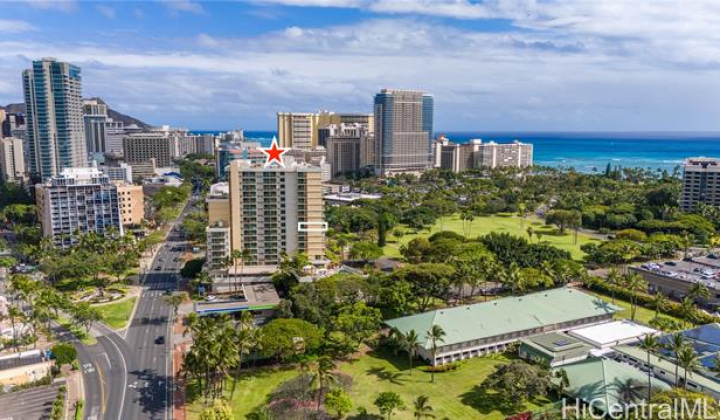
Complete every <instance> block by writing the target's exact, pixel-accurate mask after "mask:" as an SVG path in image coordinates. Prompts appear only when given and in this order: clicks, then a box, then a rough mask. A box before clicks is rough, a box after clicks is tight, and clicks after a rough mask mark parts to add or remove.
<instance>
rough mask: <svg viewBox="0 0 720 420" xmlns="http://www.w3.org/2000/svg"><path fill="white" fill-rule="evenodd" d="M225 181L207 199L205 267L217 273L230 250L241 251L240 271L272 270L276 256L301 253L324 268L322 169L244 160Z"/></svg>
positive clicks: (232, 167)
mask: <svg viewBox="0 0 720 420" xmlns="http://www.w3.org/2000/svg"><path fill="white" fill-rule="evenodd" d="M229 170H230V171H229V174H228V182H227V183H220V184H215V185H213V187H212V188H211V191H210V194H209V195H208V198H207V204H208V218H209V226H208V228H207V234H208V235H207V245H208V250H207V264H208V268H210V269H211V270H212V269H219V268H222V261H223V260H224V259H225V258H227V256H228V255H230V253H231V252H232V251H234V250H247V251H249V252H250V255H251V258H250V259H248V260H246V261H245V266H254V267H256V268H261V267H266V268H268V269H270V270H272V269H274V268H276V267H277V266H278V264H279V263H280V261H281V260H282V255H283V254H287V255H294V254H297V253H304V254H305V255H307V256H308V258H309V259H310V261H311V262H312V263H313V264H324V263H325V230H326V229H327V224H326V223H325V220H324V215H323V210H324V201H323V195H322V181H321V176H322V169H321V168H320V167H318V166H313V165H308V164H302V163H297V162H295V161H294V159H293V158H291V157H285V167H281V166H279V165H275V164H271V165H269V166H267V167H265V166H263V165H260V164H253V163H251V162H250V161H248V160H235V161H232V162H230V165H229Z"/></svg>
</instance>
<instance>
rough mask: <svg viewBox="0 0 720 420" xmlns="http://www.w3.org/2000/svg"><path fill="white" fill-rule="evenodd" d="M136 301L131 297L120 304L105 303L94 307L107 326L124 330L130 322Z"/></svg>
mask: <svg viewBox="0 0 720 420" xmlns="http://www.w3.org/2000/svg"><path fill="white" fill-rule="evenodd" d="M136 300H137V298H135V297H133V298H130V299H125V300H123V301H120V302H115V303H106V304H102V305H97V306H95V307H96V308H97V309H98V310H99V311H100V313H102V315H103V322H105V324H106V325H107V326H109V327H110V328H114V329H116V330H120V329H123V328H125V327H126V326H127V323H128V322H129V321H130V316H131V315H132V311H133V308H134V307H135V301H136Z"/></svg>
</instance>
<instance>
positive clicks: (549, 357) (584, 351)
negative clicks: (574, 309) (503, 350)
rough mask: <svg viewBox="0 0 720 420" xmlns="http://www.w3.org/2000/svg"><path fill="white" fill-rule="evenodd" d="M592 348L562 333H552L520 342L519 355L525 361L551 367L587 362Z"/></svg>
mask: <svg viewBox="0 0 720 420" xmlns="http://www.w3.org/2000/svg"><path fill="white" fill-rule="evenodd" d="M590 350H592V348H591V347H590V346H588V345H587V344H585V343H583V342H582V341H580V340H578V339H576V338H573V337H570V336H569V335H567V334H565V333H562V332H551V333H548V334H543V335H538V336H534V337H528V338H523V339H521V340H520V347H519V348H518V355H519V356H520V357H522V358H523V359H526V360H530V361H532V362H536V363H542V364H546V365H547V366H550V367H553V368H554V367H558V366H564V365H567V364H570V363H575V362H579V361H581V360H585V359H587V358H588V356H589V355H590Z"/></svg>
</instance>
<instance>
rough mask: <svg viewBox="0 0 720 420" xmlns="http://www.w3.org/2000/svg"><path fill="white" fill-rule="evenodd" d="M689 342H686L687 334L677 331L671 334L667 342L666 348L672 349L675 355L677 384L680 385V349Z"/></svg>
mask: <svg viewBox="0 0 720 420" xmlns="http://www.w3.org/2000/svg"><path fill="white" fill-rule="evenodd" d="M686 345H687V343H686V342H685V336H684V335H682V334H680V333H675V334H673V335H671V336H670V341H668V342H667V343H666V344H665V348H666V349H667V350H670V351H671V352H673V355H674V356H675V386H676V387H678V386H680V375H679V374H678V368H679V364H678V362H677V358H678V354H679V353H680V350H681V349H682V348H683V347H685V346H686Z"/></svg>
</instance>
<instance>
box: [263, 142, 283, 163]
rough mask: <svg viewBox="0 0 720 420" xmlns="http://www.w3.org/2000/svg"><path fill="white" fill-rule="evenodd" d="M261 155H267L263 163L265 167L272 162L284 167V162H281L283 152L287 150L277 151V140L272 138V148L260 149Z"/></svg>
mask: <svg viewBox="0 0 720 420" xmlns="http://www.w3.org/2000/svg"><path fill="white" fill-rule="evenodd" d="M262 151H263V153H265V154H266V155H267V161H265V166H268V165H269V164H271V163H272V162H273V161H276V162H277V163H278V165H280V166H282V167H283V168H284V167H285V162H283V157H282V156H283V155H284V154H285V152H287V151H288V149H279V148H278V144H277V138H275V137H273V141H272V146H270V148H269V149H262Z"/></svg>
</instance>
